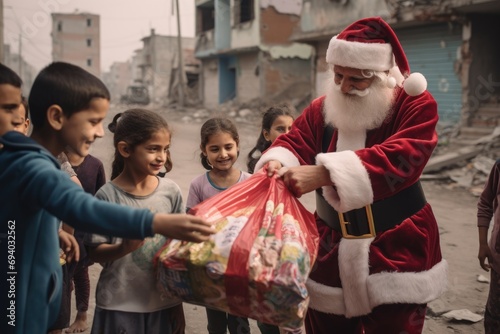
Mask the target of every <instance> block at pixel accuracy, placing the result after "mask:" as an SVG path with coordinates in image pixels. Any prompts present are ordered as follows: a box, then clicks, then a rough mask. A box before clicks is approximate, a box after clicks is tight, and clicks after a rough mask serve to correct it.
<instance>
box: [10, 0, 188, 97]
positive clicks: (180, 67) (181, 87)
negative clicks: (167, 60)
mask: <svg viewBox="0 0 500 334" xmlns="http://www.w3.org/2000/svg"><path fill="white" fill-rule="evenodd" d="M0 1H1V0H0ZM175 6H176V8H177V45H178V47H179V50H178V51H177V54H178V57H179V62H178V68H177V72H178V75H179V86H178V91H179V105H180V106H181V107H183V106H184V104H185V96H184V59H183V54H182V37H181V15H180V9H179V0H175Z"/></svg>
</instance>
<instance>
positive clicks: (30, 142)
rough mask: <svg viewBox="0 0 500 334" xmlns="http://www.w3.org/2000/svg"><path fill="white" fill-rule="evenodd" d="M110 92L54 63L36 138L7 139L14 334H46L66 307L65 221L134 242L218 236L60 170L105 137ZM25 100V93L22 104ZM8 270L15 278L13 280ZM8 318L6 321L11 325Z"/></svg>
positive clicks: (3, 148) (41, 99) (1, 179)
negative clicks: (62, 156) (105, 195)
mask: <svg viewBox="0 0 500 334" xmlns="http://www.w3.org/2000/svg"><path fill="white" fill-rule="evenodd" d="M109 99H110V96H109V92H108V90H107V89H106V87H105V86H104V84H103V83H102V82H101V81H100V80H99V79H97V78H96V77H95V76H93V75H91V74H90V73H88V72H86V71H85V70H83V69H81V68H80V67H78V66H74V65H71V64H67V63H62V62H55V63H52V64H50V65H48V66H47V67H46V68H44V69H43V70H42V71H41V72H40V73H39V74H38V76H37V77H36V79H35V81H34V83H33V86H32V88H31V92H30V96H29V106H30V109H31V122H32V124H33V133H32V136H31V138H28V137H26V136H24V135H22V134H20V133H18V132H15V131H10V132H8V133H6V134H5V135H4V136H3V137H1V138H0V184H1V185H2V188H1V190H0V203H2V210H1V211H0V221H1V222H2V223H1V224H0V226H2V230H1V231H0V235H2V236H5V238H6V239H7V240H6V242H4V241H3V240H2V242H1V243H0V247H1V248H2V249H1V251H0V253H1V254H4V258H5V259H6V260H5V261H8V263H6V264H5V266H4V267H3V268H6V269H3V270H2V272H3V273H5V274H3V275H4V277H1V279H3V281H4V282H5V281H7V282H8V286H7V290H8V291H3V292H2V293H3V295H4V296H7V298H4V299H3V300H5V302H6V304H4V305H2V309H4V310H7V322H8V326H7V329H8V330H7V333H18V334H21V333H30V334H32V333H44V334H45V333H46V332H47V329H48V328H49V326H50V325H51V324H52V323H53V321H54V320H55V318H56V316H57V314H58V311H59V306H60V302H61V289H62V285H61V279H62V272H61V266H60V263H59V242H58V234H57V229H58V222H59V221H60V220H62V221H64V222H66V223H68V224H70V225H72V226H73V227H75V228H78V229H79V230H82V231H86V232H94V233H101V234H108V235H115V236H119V237H123V238H128V239H143V238H144V237H146V236H152V235H153V234H155V233H160V234H163V235H165V236H167V237H170V238H176V239H182V240H188V241H195V242H200V241H204V240H207V239H208V235H209V234H212V233H213V230H212V229H211V228H210V226H209V224H208V223H207V222H205V221H204V220H202V219H200V218H197V217H193V216H190V215H184V214H182V215H180V214H179V215H173V214H171V215H167V214H153V213H151V212H150V211H149V210H147V209H144V210H139V209H132V208H129V207H124V206H120V205H116V204H112V203H109V202H103V201H99V200H97V199H95V198H94V197H92V196H91V195H90V194H87V193H85V191H84V190H83V189H82V188H81V187H79V186H77V185H76V184H74V183H73V182H71V181H70V179H69V177H68V176H67V175H66V174H65V173H64V172H62V171H60V170H59V163H58V162H57V160H56V159H55V156H57V155H59V153H61V152H63V149H64V148H65V147H67V146H69V147H70V148H71V149H72V150H73V151H75V152H77V153H78V154H81V155H83V156H85V155H87V154H88V153H89V148H90V145H91V144H92V143H93V142H94V141H95V139H97V138H99V137H102V136H103V135H104V130H103V127H102V121H103V119H104V117H105V116H106V113H107V111H108V108H109ZM20 101H21V97H20V94H19V100H18V103H20ZM7 273H8V276H7ZM4 321H5V320H4Z"/></svg>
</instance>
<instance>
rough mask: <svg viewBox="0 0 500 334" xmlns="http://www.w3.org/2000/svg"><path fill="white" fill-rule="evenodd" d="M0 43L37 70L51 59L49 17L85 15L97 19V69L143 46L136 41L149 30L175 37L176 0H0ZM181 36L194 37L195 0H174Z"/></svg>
mask: <svg viewBox="0 0 500 334" xmlns="http://www.w3.org/2000/svg"><path fill="white" fill-rule="evenodd" d="M3 2H4V43H5V44H10V46H11V50H12V51H13V52H14V53H18V50H19V39H20V36H22V39H21V40H22V43H21V54H22V56H23V57H24V59H26V61H27V62H28V63H30V64H32V65H33V66H35V67H36V68H37V69H41V68H42V67H44V66H45V65H47V64H48V63H49V62H50V61H51V60H52V57H51V52H52V41H51V37H50V33H51V30H52V18H51V16H50V13H52V12H57V13H73V12H75V11H78V12H89V13H92V14H98V15H100V18H101V69H102V70H103V71H107V70H108V69H109V66H110V65H111V64H112V63H113V62H114V61H125V60H127V59H129V58H130V57H131V56H132V55H133V51H134V50H135V49H138V48H140V47H141V46H142V42H141V38H143V37H145V36H148V35H149V34H150V30H151V28H154V29H155V31H156V33H157V34H162V35H175V36H176V35H177V21H176V14H175V10H173V7H172V4H173V3H174V8H175V0H3ZM179 6H180V9H181V10H180V14H181V15H180V16H181V32H182V35H183V36H186V37H192V36H194V25H195V8H194V7H195V6H194V0H179Z"/></svg>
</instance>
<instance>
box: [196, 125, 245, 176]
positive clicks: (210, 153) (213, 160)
mask: <svg viewBox="0 0 500 334" xmlns="http://www.w3.org/2000/svg"><path fill="white" fill-rule="evenodd" d="M203 153H204V154H205V155H206V156H207V159H208V162H210V164H211V165H212V166H213V169H217V170H229V169H231V167H233V165H234V163H235V162H236V159H238V144H237V143H236V141H235V140H234V139H233V137H232V136H231V134H230V133H227V132H218V133H216V134H214V135H211V136H210V139H209V140H208V142H207V145H206V146H205V147H204V148H203Z"/></svg>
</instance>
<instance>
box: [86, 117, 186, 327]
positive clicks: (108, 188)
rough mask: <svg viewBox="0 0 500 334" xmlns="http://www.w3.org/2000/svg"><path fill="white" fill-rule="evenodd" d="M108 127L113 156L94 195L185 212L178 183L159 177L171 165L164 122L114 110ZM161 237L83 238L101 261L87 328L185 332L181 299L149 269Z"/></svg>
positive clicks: (167, 129) (93, 254) (119, 202)
mask: <svg viewBox="0 0 500 334" xmlns="http://www.w3.org/2000/svg"><path fill="white" fill-rule="evenodd" d="M118 120H119V121H118ZM109 128H110V130H111V132H114V139H113V142H114V146H115V160H114V161H113V164H112V174H111V181H110V182H108V183H106V184H105V185H104V186H103V187H102V188H101V189H100V190H99V191H98V192H97V193H96V197H97V198H99V199H103V200H106V201H108V202H114V203H118V204H121V205H128V206H132V207H137V208H146V209H148V210H151V212H155V213H156V212H164V213H181V212H184V210H185V209H184V204H183V202H182V194H181V191H180V188H179V186H178V185H177V184H176V183H175V182H173V181H172V180H170V179H168V178H160V177H158V173H159V172H160V170H161V169H162V167H165V168H166V169H167V171H169V170H170V168H171V163H170V162H168V161H169V155H170V154H169V148H170V139H171V133H170V130H169V127H168V124H167V122H166V121H165V120H164V119H163V118H162V117H161V116H159V115H158V114H157V113H154V112H152V111H148V110H144V109H131V110H127V111H125V112H124V113H123V114H117V115H116V116H115V117H114V118H113V122H112V123H111V124H110V127H109ZM167 164H168V167H167V166H165V165H167ZM165 241H166V240H165V238H164V237H163V236H161V235H159V234H156V235H155V236H154V237H151V238H146V239H145V240H126V239H121V238H115V237H112V236H107V235H98V234H92V235H89V236H88V238H86V242H85V243H86V244H87V245H88V246H89V253H90V258H91V260H92V261H95V262H99V263H101V264H102V265H103V270H102V272H101V275H100V277H99V281H98V282H97V289H96V311H95V314H94V323H93V324H92V331H91V333H95V334H98V333H119V332H121V331H122V330H123V328H125V329H126V331H127V333H137V334H155V333H156V334H161V333H184V327H185V322H184V313H183V309H182V303H180V302H179V300H177V299H175V300H172V299H168V298H167V297H166V296H165V295H163V294H161V293H160V292H159V290H158V289H157V282H156V275H155V273H154V270H153V257H154V254H155V253H156V252H157V251H158V250H159V249H160V248H161V246H163V244H164V243H165Z"/></svg>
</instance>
